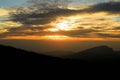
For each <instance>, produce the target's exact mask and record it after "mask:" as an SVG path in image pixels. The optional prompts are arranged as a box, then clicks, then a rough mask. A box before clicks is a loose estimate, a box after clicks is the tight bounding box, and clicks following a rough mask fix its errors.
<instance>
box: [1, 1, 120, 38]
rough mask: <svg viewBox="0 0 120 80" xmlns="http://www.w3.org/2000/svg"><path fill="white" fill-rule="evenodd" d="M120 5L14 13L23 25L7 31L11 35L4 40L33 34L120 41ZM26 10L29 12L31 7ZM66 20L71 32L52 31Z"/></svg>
mask: <svg viewBox="0 0 120 80" xmlns="http://www.w3.org/2000/svg"><path fill="white" fill-rule="evenodd" d="M119 5H120V2H105V3H98V4H94V5H86V6H87V7H85V8H80V9H68V8H56V9H51V8H49V9H48V10H47V12H43V13H42V12H39V11H38V10H37V11H38V12H35V10H32V11H31V10H28V11H26V12H17V13H13V14H12V15H11V19H12V21H14V22H19V23H21V24H22V26H19V27H18V26H17V25H16V27H12V28H5V29H7V32H6V33H2V34H1V35H2V36H1V38H5V37H8V36H30V35H31V36H46V35H65V36H69V37H78V38H97V37H98V38H99V37H100V38H120V27H119V25H120V22H119V21H117V19H118V18H119V16H120V15H119V13H120V6H119ZM81 7H82V6H81ZM24 10H27V8H26V9H24ZM18 11H19V10H18ZM63 21H64V22H66V24H67V25H68V29H70V30H67V31H66V30H58V31H49V29H51V28H54V27H56V26H54V25H52V24H58V23H61V24H63ZM17 24H18V23H17ZM60 26H63V25H60ZM60 26H59V27H60ZM63 27H64V26H63ZM0 31H1V30H0Z"/></svg>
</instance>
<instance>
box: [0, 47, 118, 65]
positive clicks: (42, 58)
mask: <svg viewBox="0 0 120 80" xmlns="http://www.w3.org/2000/svg"><path fill="white" fill-rule="evenodd" d="M56 54H57V53H56ZM119 54H120V52H119V51H116V52H115V51H113V50H112V49H111V48H109V47H107V46H100V47H95V48H92V49H88V50H85V51H83V52H79V53H76V54H74V55H71V56H68V57H66V58H64V59H63V58H57V57H51V56H46V55H42V54H37V53H34V52H29V51H25V50H21V49H17V48H13V47H9V46H2V45H0V57H1V59H2V60H1V61H2V62H3V63H10V64H11V63H17V64H19V63H22V64H23V63H26V64H40V65H41V64H54V63H59V64H92V63H120V55H119Z"/></svg>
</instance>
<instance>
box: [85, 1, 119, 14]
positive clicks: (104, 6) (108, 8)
mask: <svg viewBox="0 0 120 80" xmlns="http://www.w3.org/2000/svg"><path fill="white" fill-rule="evenodd" d="M86 11H89V12H101V11H105V12H109V13H120V2H104V3H99V4H96V5H93V6H91V7H90V8H88V9H86Z"/></svg>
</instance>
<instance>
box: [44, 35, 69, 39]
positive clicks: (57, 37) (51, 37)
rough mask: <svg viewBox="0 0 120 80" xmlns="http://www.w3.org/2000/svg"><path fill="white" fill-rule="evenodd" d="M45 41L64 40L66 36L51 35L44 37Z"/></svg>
mask: <svg viewBox="0 0 120 80" xmlns="http://www.w3.org/2000/svg"><path fill="white" fill-rule="evenodd" d="M45 38H47V39H52V40H65V39H67V38H68V36H63V35H53V36H45Z"/></svg>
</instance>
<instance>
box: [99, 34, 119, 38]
mask: <svg viewBox="0 0 120 80" xmlns="http://www.w3.org/2000/svg"><path fill="white" fill-rule="evenodd" d="M97 35H98V36H99V37H102V38H120V34H105V33H98V34H97Z"/></svg>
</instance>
